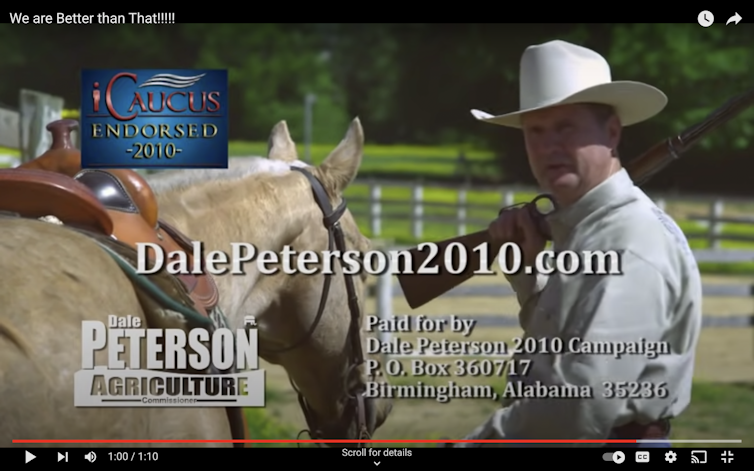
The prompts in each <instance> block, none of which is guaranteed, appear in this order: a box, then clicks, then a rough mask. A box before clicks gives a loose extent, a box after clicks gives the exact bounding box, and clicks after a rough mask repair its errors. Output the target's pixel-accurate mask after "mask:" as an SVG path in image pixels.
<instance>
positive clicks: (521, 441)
mask: <svg viewBox="0 0 754 471" xmlns="http://www.w3.org/2000/svg"><path fill="white" fill-rule="evenodd" d="M13 443H638V440H13Z"/></svg>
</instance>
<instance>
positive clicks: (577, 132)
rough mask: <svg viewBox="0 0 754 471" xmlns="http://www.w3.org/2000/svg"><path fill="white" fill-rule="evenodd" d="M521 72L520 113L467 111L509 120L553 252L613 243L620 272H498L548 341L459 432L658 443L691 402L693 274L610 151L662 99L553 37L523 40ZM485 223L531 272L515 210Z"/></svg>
mask: <svg viewBox="0 0 754 471" xmlns="http://www.w3.org/2000/svg"><path fill="white" fill-rule="evenodd" d="M520 73H521V76H520V87H521V90H520V101H521V106H520V108H521V111H518V112H514V113H509V114H505V115H500V116H492V115H490V114H488V113H485V112H482V111H478V110H472V114H473V115H474V116H475V117H476V118H477V119H479V120H481V121H486V122H489V123H493V124H498V125H502V126H509V127H515V128H520V129H522V131H523V133H524V139H525V141H526V150H527V154H528V158H529V164H530V166H531V169H532V172H533V173H534V176H535V177H536V179H537V181H538V182H539V184H540V186H541V187H542V189H543V190H545V191H546V192H548V193H549V194H550V195H551V196H552V197H553V198H554V200H555V202H556V205H557V207H558V209H557V210H556V211H554V212H553V213H552V214H551V215H549V216H547V218H546V222H547V225H549V229H550V232H551V236H552V240H553V246H554V249H555V250H557V251H558V253H561V252H565V251H571V252H575V253H577V254H579V256H580V261H581V263H582V269H585V268H587V267H588V266H590V260H589V257H587V256H585V255H584V254H587V253H590V252H591V253H594V252H595V251H601V252H603V253H604V252H607V251H615V254H617V256H618V257H619V259H620V264H619V265H616V266H617V269H616V266H612V269H613V270H612V271H613V272H615V271H620V272H621V273H622V274H609V273H608V274H604V273H603V274H584V273H583V270H580V271H579V272H577V273H576V274H572V275H566V274H559V273H558V272H557V271H556V272H555V273H553V274H551V275H549V276H544V275H542V274H536V273H534V274H530V275H527V274H524V273H523V272H522V273H521V274H517V275H512V276H508V277H507V278H508V280H509V281H510V283H511V285H512V286H513V288H514V290H515V292H516V295H517V297H518V301H519V303H520V306H521V311H520V314H519V319H520V323H521V327H522V328H523V329H524V336H525V337H527V338H534V339H560V340H554V341H541V342H538V344H539V345H549V346H550V349H549V350H550V351H542V350H540V351H526V352H520V353H517V354H516V355H515V356H514V359H515V360H520V359H528V360H531V368H530V370H529V372H528V374H527V376H524V377H522V376H509V377H508V383H509V385H510V386H509V387H508V388H506V394H504V398H503V407H502V408H501V409H499V410H497V411H496V412H495V413H494V414H492V416H491V417H490V418H489V419H488V420H487V421H486V422H484V423H483V424H481V425H480V426H479V427H477V428H476V429H475V430H474V431H473V432H471V433H470V434H469V435H468V436H466V437H465V438H466V439H469V440H485V439H566V440H605V439H654V440H657V441H658V443H655V444H654V446H660V447H669V446H670V444H669V443H668V442H666V441H665V440H667V439H668V435H669V431H670V425H669V423H670V419H672V418H674V417H677V416H678V415H679V414H680V413H681V412H682V411H683V410H684V409H685V408H686V407H687V406H688V404H689V401H690V397H691V387H692V377H693V371H694V351H695V348H696V344H697V341H698V338H699V333H700V330H701V323H702V311H701V302H702V290H701V280H700V275H699V270H698V268H697V266H696V262H695V260H694V257H693V254H692V252H691V250H690V249H689V246H688V243H687V241H686V238H685V237H684V235H683V233H682V232H681V230H680V229H679V228H678V226H677V225H676V224H675V223H674V222H673V221H672V220H671V219H670V218H669V217H668V216H667V215H666V214H665V213H664V212H663V211H661V210H660V209H659V208H657V206H656V205H655V204H654V203H653V202H652V201H651V200H650V199H649V198H648V197H647V196H646V195H645V194H644V193H643V192H642V191H641V190H640V189H639V188H637V187H636V186H634V184H633V182H632V181H631V178H630V177H629V175H628V174H627V172H626V171H625V170H624V169H622V167H621V163H620V160H619V159H618V157H617V151H616V150H617V148H618V143H619V141H620V136H621V128H622V126H629V125H632V124H635V123H638V122H641V121H644V120H647V119H649V118H651V117H652V116H654V115H656V114H657V113H659V112H660V111H661V110H662V109H663V108H664V107H665V105H666V103H667V98H666V97H665V95H664V94H663V93H662V92H661V91H659V90H658V89H656V88H654V87H651V86H649V85H645V84H642V83H638V82H626V81H612V79H611V73H610V67H609V65H608V64H607V61H606V60H605V59H604V58H603V57H602V56H600V55H599V54H597V53H596V52H594V51H591V50H589V49H586V48H583V47H580V46H576V45H574V44H570V43H567V42H564V41H551V42H548V43H545V44H541V45H536V46H531V47H529V48H527V49H526V51H525V52H524V54H523V57H522V60H521V71H520ZM489 232H490V234H491V237H492V238H493V239H495V240H497V241H499V242H506V241H516V242H517V243H518V244H519V245H520V247H521V249H522V253H523V258H524V262H525V263H524V265H528V266H532V267H534V266H535V259H536V258H537V256H538V254H540V253H541V252H542V251H543V250H544V248H545V243H546V239H545V237H544V236H543V235H542V233H541V230H538V225H537V218H536V217H535V216H534V215H532V213H531V211H530V209H529V208H528V207H523V208H511V209H508V210H504V211H502V212H501V214H500V216H499V217H498V218H497V219H496V220H495V221H493V222H492V223H491V224H490V227H489ZM598 259H599V257H597V258H595V257H592V258H591V264H592V266H591V267H592V269H593V270H595V271H597V270H599V267H598V266H595V265H594V264H595V263H596V260H598ZM605 260H610V259H609V258H607V259H605ZM610 268H611V264H610V263H609V262H608V263H606V264H605V266H604V267H603V269H604V270H609V269H610ZM604 270H603V272H604ZM621 351H622V352H625V353H623V354H620V352H621ZM457 446H480V444H479V443H476V444H469V443H463V444H459V445H457ZM485 446H496V445H493V444H487V445H485ZM502 446H504V445H502ZM514 446H515V445H514ZM586 446H600V445H599V444H589V445H586ZM617 446H625V445H617ZM641 446H652V444H642V445H641Z"/></svg>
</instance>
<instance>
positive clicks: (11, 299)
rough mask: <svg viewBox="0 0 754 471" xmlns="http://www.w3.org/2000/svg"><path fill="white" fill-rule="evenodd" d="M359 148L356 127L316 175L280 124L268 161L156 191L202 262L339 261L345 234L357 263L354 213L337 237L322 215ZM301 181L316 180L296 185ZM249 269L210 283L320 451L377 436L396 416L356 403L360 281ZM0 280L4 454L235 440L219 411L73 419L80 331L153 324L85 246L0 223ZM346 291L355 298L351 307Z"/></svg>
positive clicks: (189, 174) (104, 411)
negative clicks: (59, 442)
mask: <svg viewBox="0 0 754 471" xmlns="http://www.w3.org/2000/svg"><path fill="white" fill-rule="evenodd" d="M363 142H364V137H363V131H362V128H361V124H360V123H359V121H358V120H354V121H353V123H352V124H351V126H350V128H349V130H348V133H347V135H346V137H345V139H344V140H343V141H342V142H341V143H340V145H339V146H338V147H337V148H336V149H335V150H333V152H332V153H331V154H330V155H329V156H328V157H327V159H326V160H325V161H324V162H323V163H322V164H321V165H320V166H318V167H308V166H306V165H305V164H303V163H301V162H299V161H298V159H297V154H296V148H295V145H294V143H293V141H292V140H291V138H290V135H289V133H288V129H287V126H286V125H285V123H284V122H282V123H280V124H278V125H277V126H275V128H274V129H273V132H272V135H271V136H270V149H269V158H268V159H261V158H259V159H247V160H246V161H245V162H244V163H242V164H235V165H233V166H232V167H231V168H230V169H228V170H185V171H175V172H165V173H163V174H159V175H155V176H153V177H152V178H151V179H150V185H151V186H152V187H153V189H154V191H155V193H156V194H157V197H158V201H159V208H160V216H161V219H164V220H166V221H167V222H170V223H172V224H173V225H175V226H176V227H180V228H181V230H183V231H185V232H186V233H187V234H190V235H191V237H192V238H193V239H194V240H201V241H202V242H203V243H204V250H205V253H209V251H211V250H221V251H223V252H229V251H230V247H231V243H234V242H248V243H250V244H253V245H254V247H255V248H256V250H257V251H258V253H259V252H261V251H264V250H270V251H274V252H277V253H280V252H281V251H282V250H283V247H284V246H290V247H291V248H292V249H293V250H295V251H296V252H298V253H300V252H302V251H304V250H311V251H315V252H322V251H323V250H325V249H327V248H328V247H330V248H332V249H334V248H335V247H333V234H334V233H335V235H336V236H337V235H338V234H342V236H343V237H342V240H341V242H343V241H344V242H345V245H346V246H347V248H348V249H349V250H356V251H360V252H364V251H366V250H368V249H369V247H370V246H369V241H368V239H367V238H365V237H364V236H363V235H362V234H361V233H360V232H359V230H358V227H357V226H356V224H355V222H354V220H353V217H352V216H351V214H350V213H349V212H348V211H343V212H342V213H340V214H341V215H340V218H339V221H338V223H339V227H340V229H337V230H332V229H331V228H332V221H329V220H326V221H325V222H324V223H323V211H325V210H326V209H327V208H326V207H327V206H332V208H342V209H344V203H343V206H341V203H342V202H343V199H342V193H343V191H344V190H345V189H346V187H347V186H348V184H349V183H350V182H351V181H352V180H353V179H354V178H355V176H356V174H357V171H358V169H359V165H360V163H361V158H362V151H363ZM296 167H298V168H303V167H306V169H305V171H307V172H308V174H307V175H305V174H304V173H303V172H301V171H291V168H296ZM312 177H313V178H314V179H315V180H312V179H311V178H312ZM320 183H321V185H320ZM313 188H315V191H314V194H313ZM317 188H318V189H319V190H317ZM323 198H324V199H325V200H329V201H322V199H323ZM336 211H337V210H336ZM325 219H327V218H325ZM331 219H337V217H335V218H331ZM328 228H330V229H328ZM335 239H337V237H335ZM336 245H338V246H341V245H343V244H342V243H341V244H336ZM294 263H295V261H294ZM310 265H311V264H310ZM294 266H295V265H294ZM245 268H246V271H245V274H244V275H242V276H241V275H231V274H228V275H221V276H216V277H215V281H216V283H217V285H218V287H219V292H220V293H221V296H220V305H221V307H222V309H223V311H224V313H225V315H226V318H227V319H228V321H229V323H230V327H231V328H241V326H242V325H243V319H244V317H245V316H254V317H255V318H256V322H257V324H258V332H259V349H260V354H261V356H262V357H263V358H264V359H265V360H267V361H268V362H270V363H273V364H277V365H281V366H282V367H283V368H285V370H286V371H287V373H288V375H289V376H290V379H291V382H292V384H293V385H295V387H296V389H297V391H298V392H299V402H300V404H301V407H302V409H303V412H304V415H305V417H306V421H307V425H308V426H309V429H310V430H311V432H310V433H311V434H312V435H313V437H314V438H322V439H324V438H335V439H338V438H340V439H343V438H345V439H363V438H365V435H369V434H372V433H373V432H374V430H376V429H377V427H379V426H380V425H381V424H382V423H383V421H384V420H385V418H386V417H387V415H388V414H389V412H390V409H391V403H390V401H389V400H384V399H378V398H364V397H363V396H362V395H361V394H360V391H363V389H364V386H365V384H366V382H367V381H369V380H370V378H367V376H366V372H365V370H364V365H363V364H361V365H359V364H358V363H359V361H358V359H359V356H360V355H361V352H363V351H364V350H363V349H364V346H365V341H364V340H365V339H364V336H363V333H362V331H361V329H360V328H357V329H352V328H351V327H350V326H351V325H352V316H353V315H354V312H355V313H357V314H358V315H359V319H357V320H356V322H354V324H356V323H358V325H359V326H360V324H361V318H360V317H361V313H363V293H364V275H363V274H362V275H360V276H359V275H356V276H350V275H344V274H343V273H342V271H341V267H340V265H339V264H338V263H337V262H336V263H334V264H333V271H334V272H335V273H334V274H332V275H330V276H327V275H323V274H322V273H319V272H318V273H317V274H314V275H304V274H296V275H287V274H275V275H261V274H260V273H259V272H258V271H257V267H256V264H255V263H248V264H247V265H246V267H245ZM0 276H1V277H2V284H0V306H2V311H0V398H2V400H1V401H0V443H2V444H4V445H6V446H7V445H11V440H12V439H24V438H25V439H74V438H75V439H102V440H105V439H155V440H157V439H208V440H210V439H214V440H217V439H230V438H231V433H230V428H229V426H228V418H227V416H226V413H225V411H224V410H223V409H221V408H75V407H74V406H73V373H74V372H75V371H77V370H78V369H80V365H81V352H80V343H81V321H82V320H100V321H103V322H106V321H107V316H108V315H116V316H127V315H138V316H141V317H142V319H144V318H145V314H144V310H143V308H142V304H141V303H140V301H139V299H138V297H137V295H136V294H135V292H134V290H133V289H132V285H131V282H130V281H129V279H128V278H127V277H126V275H125V274H124V272H123V271H122V270H121V268H119V266H118V265H117V264H116V263H115V262H114V260H113V258H112V257H111V256H110V255H108V254H107V253H106V252H105V251H103V250H102V249H101V248H100V247H99V246H98V245H96V244H95V243H94V242H93V241H92V240H91V239H90V238H88V237H87V236H85V235H82V234H81V233H80V232H76V231H73V230H69V229H66V228H65V227H61V226H59V225H54V224H49V223H47V222H43V221H37V220H33V219H22V218H7V217H4V218H0ZM349 283H352V285H351V287H352V288H353V289H352V290H350V289H347V286H348V284H349ZM349 291H353V293H355V294H356V296H353V295H352V296H350V298H351V299H349ZM125 346H126V355H127V354H128V353H127V352H128V347H127V343H126V344H125ZM106 356H107V354H106V353H104V352H102V353H101V354H98V355H96V356H95V364H97V365H104V364H106V362H107V358H106ZM365 432H366V434H365ZM252 438H253V437H252ZM281 438H283V437H281ZM208 446H213V444H209V445H208ZM214 446H217V445H214Z"/></svg>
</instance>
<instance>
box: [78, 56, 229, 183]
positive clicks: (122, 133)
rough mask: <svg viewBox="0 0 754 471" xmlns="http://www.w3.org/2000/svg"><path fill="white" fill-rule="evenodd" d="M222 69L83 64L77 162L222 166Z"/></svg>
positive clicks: (127, 165) (224, 129)
mask: <svg viewBox="0 0 754 471" xmlns="http://www.w3.org/2000/svg"><path fill="white" fill-rule="evenodd" d="M227 89H228V74H227V71H225V70H170V69H167V70H134V71H122V70H121V71H115V70H84V71H83V72H82V89H81V91H82V93H81V97H82V98H81V127H82V137H81V159H82V167H83V168H92V167H104V168H144V167H147V168H165V167H168V168H227V167H228V109H227V108H228V99H227Z"/></svg>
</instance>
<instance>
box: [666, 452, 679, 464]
mask: <svg viewBox="0 0 754 471" xmlns="http://www.w3.org/2000/svg"><path fill="white" fill-rule="evenodd" d="M677 459H678V455H676V453H675V452H674V451H669V452H667V453H665V461H667V462H668V463H674V462H675V460H677Z"/></svg>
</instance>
